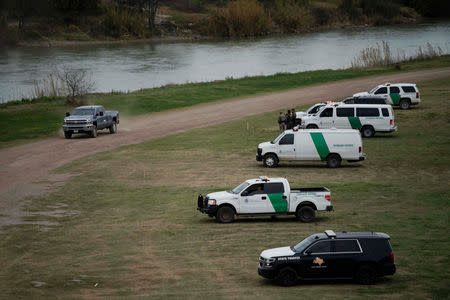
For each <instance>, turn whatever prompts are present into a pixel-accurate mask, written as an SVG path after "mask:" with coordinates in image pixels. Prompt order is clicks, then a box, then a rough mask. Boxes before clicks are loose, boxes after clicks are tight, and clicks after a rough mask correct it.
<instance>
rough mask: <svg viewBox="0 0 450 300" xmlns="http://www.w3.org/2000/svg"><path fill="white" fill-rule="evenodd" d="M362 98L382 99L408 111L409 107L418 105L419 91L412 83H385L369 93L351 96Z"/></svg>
mask: <svg viewBox="0 0 450 300" xmlns="http://www.w3.org/2000/svg"><path fill="white" fill-rule="evenodd" d="M363 96H379V97H383V98H385V99H386V103H387V104H391V105H398V106H399V107H400V108H401V109H409V108H410V106H411V105H417V104H419V103H420V93H419V89H418V88H417V86H416V85H415V84H413V83H386V84H383V85H379V86H377V87H375V88H373V89H372V90H371V91H369V92H361V93H357V94H354V95H353V97H363Z"/></svg>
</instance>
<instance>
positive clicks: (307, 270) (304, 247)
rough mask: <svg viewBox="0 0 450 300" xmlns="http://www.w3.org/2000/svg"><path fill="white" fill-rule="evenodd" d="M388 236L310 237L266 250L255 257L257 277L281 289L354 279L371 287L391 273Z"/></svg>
mask: <svg viewBox="0 0 450 300" xmlns="http://www.w3.org/2000/svg"><path fill="white" fill-rule="evenodd" d="M389 239H390V237H389V235H387V234H385V233H381V232H345V231H343V232H338V233H335V232H334V231H332V230H326V231H325V232H324V233H316V234H313V235H311V236H309V237H307V238H306V239H304V240H303V241H301V242H300V243H298V244H297V245H296V246H291V247H281V248H275V249H268V250H264V251H263V252H261V255H260V257H259V266H258V274H259V275H261V276H263V277H265V278H269V279H274V280H275V282H276V283H277V284H279V285H283V286H292V285H295V284H296V283H297V281H298V280H299V279H301V280H323V279H355V280H356V281H357V282H359V283H361V284H373V283H375V282H376V280H377V278H378V277H381V276H385V275H392V274H394V273H395V269H396V268H395V263H394V252H392V248H391V245H390V243H389Z"/></svg>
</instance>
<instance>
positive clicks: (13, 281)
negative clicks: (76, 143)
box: [0, 78, 450, 299]
mask: <svg viewBox="0 0 450 300" xmlns="http://www.w3.org/2000/svg"><path fill="white" fill-rule="evenodd" d="M449 80H450V78H446V79H443V80H436V81H430V82H426V83H424V84H421V85H420V86H419V88H420V90H421V95H422V99H423V103H421V104H420V105H419V106H417V107H414V108H413V109H411V110H409V111H400V110H398V109H396V110H395V114H396V123H397V125H398V126H399V131H398V132H397V133H393V134H386V135H382V134H377V135H376V136H375V137H374V138H372V139H364V141H363V142H364V152H366V153H367V155H368V159H367V160H366V161H364V162H361V163H354V164H348V163H344V164H343V167H342V168H339V169H328V168H326V167H325V164H323V163H320V162H315V163H294V164H286V163H283V164H281V166H280V167H279V168H276V169H266V168H263V167H262V166H261V163H257V162H256V161H255V152H256V146H257V144H258V143H259V142H262V141H266V140H270V139H272V138H274V137H275V136H276V135H277V133H278V128H277V124H276V117H277V112H273V113H267V114H262V115H258V116H254V117H250V118H246V119H243V120H238V121H233V122H229V123H225V124H222V125H218V126H212V127H207V128H202V129H196V130H192V131H189V132H185V133H181V134H176V135H172V136H168V137H165V138H161V139H157V140H153V141H148V142H145V143H142V144H139V145H133V146H126V147H121V148H119V149H116V150H113V151H108V152H104V153H99V154H96V155H93V156H89V157H87V158H83V159H79V160H77V161H74V162H73V163H70V164H68V165H66V166H63V167H61V168H60V169H58V170H56V172H71V173H73V174H74V177H73V178H72V179H71V180H70V181H69V182H67V183H66V184H65V185H63V186H62V187H61V188H59V189H55V190H53V191H52V192H51V193H50V194H49V195H47V196H43V197H35V198H33V199H28V201H26V202H24V205H25V206H24V207H25V209H26V210H27V211H28V212H29V213H30V214H31V213H33V212H47V213H46V214H43V213H41V214H38V215H30V216H29V217H28V218H27V220H28V221H47V222H58V223H59V225H58V226H52V225H45V224H44V225H16V226H10V227H8V228H7V229H6V230H5V231H4V232H3V233H2V234H1V239H0V266H1V268H0V290H1V291H2V295H3V297H5V298H45V299H51V298H64V299H66V298H80V297H87V298H93V297H107V298H111V297H131V296H133V297H136V296H144V297H148V298H201V297H203V298H206V297H209V298H218V299H220V298H265V299H273V298H283V299H284V298H289V299H294V298H295V299H299V298H303V299H313V298H326V299H328V298H342V297H345V298H369V297H371V298H374V297H376V298H386V299H392V298H398V299H413V298H417V299H423V298H433V297H434V298H437V299H446V298H448V296H449V286H450V281H449V278H450V276H449V275H450V272H449V266H450V264H449V255H448V254H449V253H450V243H449V242H450V241H449V235H448V228H449V226H448V225H449V224H448V218H449V196H450V192H449V191H450V190H449V187H448V178H449V175H450V174H449V165H450V157H449V155H448V153H449V150H450V134H449V132H450V119H449V117H448V116H449V114H450V87H449V85H448V82H449ZM75 174H76V175H75ZM260 175H267V176H282V177H286V178H288V179H289V181H290V182H291V183H292V184H293V185H294V186H305V187H308V186H322V185H323V186H327V187H329V188H330V189H331V191H332V203H333V205H334V207H335V211H334V212H330V213H326V212H322V213H319V214H318V219H317V221H316V222H314V223H309V224H305V223H300V222H297V221H295V220H294V218H293V217H280V218H277V220H274V221H273V220H270V218H238V220H237V221H236V222H235V223H233V224H218V223H216V222H215V221H214V220H213V219H210V218H208V217H207V216H205V215H201V214H200V213H198V212H197V211H196V198H197V195H198V193H206V192H212V191H217V190H221V189H229V188H231V187H233V186H235V185H237V184H239V183H240V182H241V181H243V180H245V179H248V178H252V177H256V176H260ZM29 200H32V201H29ZM58 209H59V210H62V211H63V212H61V211H59V213H60V214H61V215H63V216H49V212H55V211H56V212H57V210H58ZM325 229H333V230H336V231H340V230H347V231H382V232H386V233H388V234H389V235H390V236H391V244H392V247H393V249H394V253H395V259H396V263H397V267H398V269H397V273H396V274H395V275H394V276H388V277H385V278H383V279H381V280H380V282H379V283H378V284H377V285H374V286H361V285H358V284H355V283H352V282H325V283H323V282H322V283H304V284H300V285H298V286H295V287H292V288H281V287H278V286H275V285H273V284H272V283H271V282H270V281H268V280H265V279H263V278H261V277H259V276H258V274H257V265H258V256H259V254H260V252H261V251H262V250H264V249H267V248H272V247H279V246H286V245H294V244H296V243H297V242H299V241H300V240H302V239H303V238H304V237H306V236H308V235H310V234H312V233H315V232H322V231H323V230H325ZM35 281H38V282H45V283H46V284H45V285H44V286H41V287H34V285H35V284H36V283H33V282H35Z"/></svg>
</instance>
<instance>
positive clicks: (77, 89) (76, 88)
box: [58, 67, 95, 104]
mask: <svg viewBox="0 0 450 300" xmlns="http://www.w3.org/2000/svg"><path fill="white" fill-rule="evenodd" d="M58 77H59V79H60V80H61V81H62V82H63V83H64V88H65V90H66V92H67V100H66V102H67V104H74V103H75V100H76V98H77V97H80V96H83V95H85V94H87V93H89V92H90V91H92V90H93V89H94V87H95V82H94V80H93V79H92V76H91V74H88V73H87V72H86V70H76V69H70V68H68V67H64V68H63V69H62V70H61V71H59V72H58Z"/></svg>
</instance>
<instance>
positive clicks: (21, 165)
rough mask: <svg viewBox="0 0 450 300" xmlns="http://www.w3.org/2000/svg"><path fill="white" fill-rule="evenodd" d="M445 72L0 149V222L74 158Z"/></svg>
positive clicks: (176, 113) (16, 214)
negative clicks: (96, 136) (377, 85)
mask: <svg viewBox="0 0 450 300" xmlns="http://www.w3.org/2000/svg"><path fill="white" fill-rule="evenodd" d="M449 76H450V68H442V69H434V70H424V71H416V72H409V73H401V74H391V75H382V76H376V77H367V78H362V79H355V80H348V81H340V82H336V83H329V84H323V85H318V86H311V87H305V88H300V89H295V90H289V91H286V92H276V93H271V94H265V95H260V96H252V97H247V98H242V99H237V100H233V101H223V102H216V103H211V104H204V105H198V106H194V107H190V108H185V109H179V110H173V111H167V112H162V113H157V114H151V115H147V116H144V117H139V118H134V119H130V120H126V121H123V122H122V123H121V124H120V126H119V130H118V133H117V134H114V135H109V134H102V135H99V137H98V138H96V139H92V138H86V137H80V138H73V139H71V140H66V139H64V138H63V137H62V136H55V137H54V138H49V139H46V140H41V141H37V142H32V143H29V144H25V145H21V146H17V147H11V148H7V149H2V150H0V227H1V226H2V225H6V224H17V223H23V222H22V221H21V220H20V219H21V218H20V217H21V216H23V215H26V212H23V211H21V210H20V205H19V204H18V203H19V202H20V200H21V199H23V198H24V197H26V196H30V195H38V194H40V193H42V192H44V191H45V190H46V189H47V188H49V187H50V186H52V185H54V184H58V183H62V182H64V180H66V179H67V177H68V176H67V175H53V174H50V171H51V170H53V169H55V168H57V167H59V166H62V165H64V164H65V163H68V162H70V161H72V160H74V159H77V158H80V157H83V156H87V155H90V154H94V153H97V152H102V151H107V150H111V149H114V148H117V147H120V146H123V145H129V144H137V143H141V142H143V141H145V140H150V139H154V138H158V137H162V136H166V135H170V134H174V133H178V132H183V131H187V130H190V129H193V128H199V127H205V126H209V125H214V124H219V123H223V122H226V121H230V120H235V119H241V118H244V117H248V116H251V115H256V114H261V113H264V112H271V111H278V110H286V109H287V108H292V107H295V106H299V105H303V104H309V103H316V102H320V101H325V100H332V99H336V98H341V97H345V96H349V95H352V94H353V93H355V92H358V91H364V90H369V89H370V88H372V87H374V86H375V85H376V84H379V83H382V82H421V81H426V80H431V79H436V78H444V77H449ZM424 101H426V99H424ZM61 118H62V116H61ZM276 118H277V112H275V113H274V122H276ZM167 120H171V121H170V122H167ZM400 130H401V128H400Z"/></svg>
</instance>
